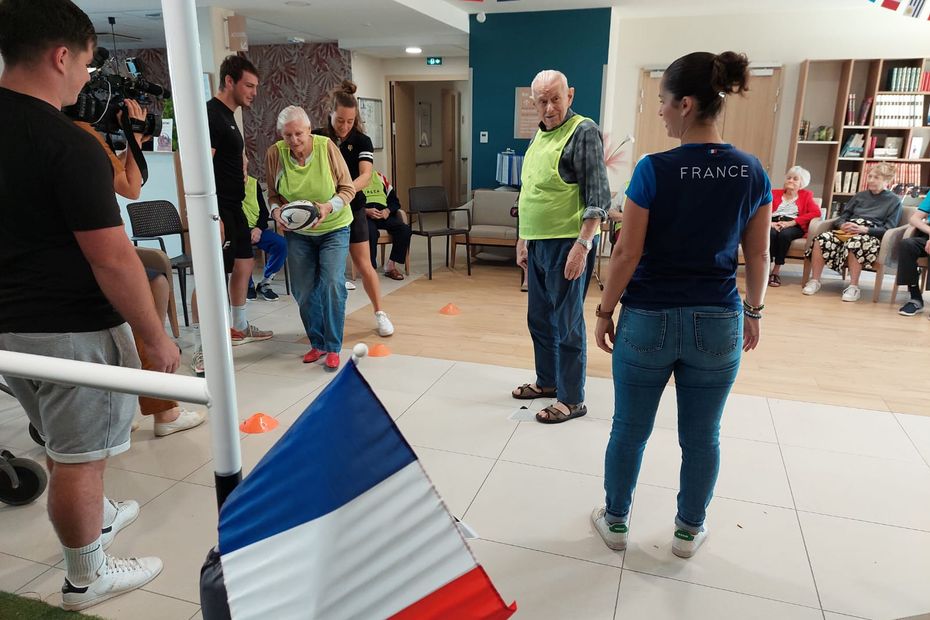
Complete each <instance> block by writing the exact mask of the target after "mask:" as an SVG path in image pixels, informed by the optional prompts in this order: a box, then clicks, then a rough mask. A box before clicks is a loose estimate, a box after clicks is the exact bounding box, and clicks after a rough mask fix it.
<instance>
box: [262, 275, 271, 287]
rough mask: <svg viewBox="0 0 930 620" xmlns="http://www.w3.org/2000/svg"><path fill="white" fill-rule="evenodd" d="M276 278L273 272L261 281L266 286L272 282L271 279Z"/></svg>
mask: <svg viewBox="0 0 930 620" xmlns="http://www.w3.org/2000/svg"><path fill="white" fill-rule="evenodd" d="M272 280H274V274H271V275H270V276H268V277H267V278H262V281H261V282H259V285H260V286H265V285H266V284H271V281H272Z"/></svg>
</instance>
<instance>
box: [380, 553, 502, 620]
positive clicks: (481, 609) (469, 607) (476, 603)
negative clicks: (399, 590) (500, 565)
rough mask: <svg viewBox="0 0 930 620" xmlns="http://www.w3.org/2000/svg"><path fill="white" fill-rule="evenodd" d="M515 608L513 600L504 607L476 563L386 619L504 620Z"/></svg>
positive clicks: (498, 595)
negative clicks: (452, 579) (465, 571)
mask: <svg viewBox="0 0 930 620" xmlns="http://www.w3.org/2000/svg"><path fill="white" fill-rule="evenodd" d="M516 611H517V604H516V602H514V603H511V604H510V607H508V606H507V605H506V603H504V599H502V598H501V595H500V594H498V592H497V590H496V589H495V588H494V584H492V583H491V579H490V578H489V577H488V574H487V573H486V572H484V569H483V568H481V567H480V566H476V567H475V568H473V569H472V570H470V571H468V572H467V573H465V574H464V575H462V576H461V577H459V578H458V579H456V580H454V581H450V582H449V583H447V584H446V585H444V586H443V587H441V588H439V589H438V590H436V591H435V592H433V593H432V594H429V595H428V596H426V597H424V598H421V599H420V600H419V601H417V602H416V603H414V604H413V605H411V606H410V607H407V608H406V609H403V610H401V611H399V612H398V613H396V614H394V615H393V616H391V618H390V620H430V619H432V618H436V619H439V618H442V619H443V620H506V618H509V617H510V616H512V615H513V614H514V613H516Z"/></svg>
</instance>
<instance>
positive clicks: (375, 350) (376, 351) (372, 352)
mask: <svg viewBox="0 0 930 620" xmlns="http://www.w3.org/2000/svg"><path fill="white" fill-rule="evenodd" d="M390 354H391V350H390V349H389V348H387V345H384V344H381V343H380V342H379V343H378V344H376V345H373V346H372V347H371V348H370V349H368V355H369V357H387V356H388V355H390Z"/></svg>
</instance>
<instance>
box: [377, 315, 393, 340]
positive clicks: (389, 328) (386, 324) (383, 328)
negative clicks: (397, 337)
mask: <svg viewBox="0 0 930 620" xmlns="http://www.w3.org/2000/svg"><path fill="white" fill-rule="evenodd" d="M375 321H376V322H377V323H378V335H379V336H390V335H391V334H393V333H394V324H393V323H391V319H389V318H388V315H387V312H385V311H384V310H378V311H377V312H375Z"/></svg>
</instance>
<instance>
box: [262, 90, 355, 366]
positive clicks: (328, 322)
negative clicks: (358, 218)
mask: <svg viewBox="0 0 930 620" xmlns="http://www.w3.org/2000/svg"><path fill="white" fill-rule="evenodd" d="M278 133H280V134H281V137H282V138H283V140H279V141H278V142H276V143H274V144H273V145H271V147H270V148H269V149H268V152H267V153H266V154H265V167H266V180H267V184H268V202H269V204H270V205H271V216H272V217H273V218H274V219H275V221H277V222H278V224H280V225H281V228H282V230H286V228H287V227H286V226H285V224H284V222H283V221H282V219H281V207H282V206H284V205H285V204H287V203H289V202H292V201H294V200H309V201H312V202H313V203H315V204H316V206H317V207H319V209H320V219H319V221H318V222H317V223H316V224H315V225H314V226H312V227H311V228H306V229H302V230H299V231H288V232H287V233H285V237H286V238H287V260H288V262H289V263H290V266H291V279H292V280H291V281H292V283H293V287H294V297H295V298H296V299H297V305H298V307H299V309H300V319H301V321H303V324H304V330H306V332H307V337H308V338H309V339H310V347H311V349H310V351H308V352H307V354H306V355H304V363H305V364H309V363H311V362H315V361H317V360H318V359H320V358H321V357H325V360H324V362H325V364H326V366H327V368H331V369H336V368H338V367H339V351H340V350H342V329H343V326H344V324H345V305H346V297H347V295H348V294H347V293H346V288H345V279H344V277H343V274H344V272H345V266H346V257H347V256H348V255H349V225H350V224H351V223H352V210H351V209H350V208H349V203H350V202H351V201H352V197H353V196H354V195H355V187H354V186H353V184H352V177H351V176H350V175H349V168H348V167H347V166H346V162H345V160H344V159H343V158H342V155H341V154H340V153H339V148H338V147H337V146H336V145H335V144H333V142H332V140H330V139H329V138H327V137H325V136H314V135H312V134H311V133H310V118H309V117H308V116H307V113H306V112H305V111H304V110H303V108H299V107H297V106H288V107H286V108H284V109H283V110H281V113H280V114H278Z"/></svg>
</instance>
